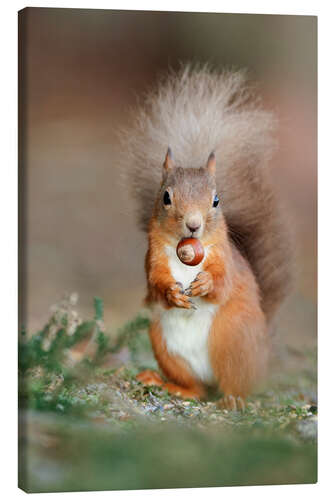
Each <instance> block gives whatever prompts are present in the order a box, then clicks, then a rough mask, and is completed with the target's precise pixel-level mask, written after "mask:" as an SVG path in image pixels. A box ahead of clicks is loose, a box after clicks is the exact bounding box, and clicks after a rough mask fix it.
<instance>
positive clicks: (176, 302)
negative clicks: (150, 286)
mask: <svg viewBox="0 0 333 500" xmlns="http://www.w3.org/2000/svg"><path fill="white" fill-rule="evenodd" d="M165 295H166V300H167V302H168V304H169V305H170V306H172V307H183V308H184V309H196V307H195V305H194V304H193V302H192V301H191V300H190V299H189V297H188V296H187V295H185V292H184V289H183V285H182V284H181V283H178V282H177V283H175V284H174V285H171V286H170V287H169V288H168V289H167V291H166V294H165Z"/></svg>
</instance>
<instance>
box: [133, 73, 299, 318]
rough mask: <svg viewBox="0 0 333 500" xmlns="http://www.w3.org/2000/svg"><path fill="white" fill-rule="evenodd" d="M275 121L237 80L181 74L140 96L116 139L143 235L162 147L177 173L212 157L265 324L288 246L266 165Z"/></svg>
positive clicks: (284, 273) (285, 282)
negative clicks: (128, 124)
mask: <svg viewBox="0 0 333 500" xmlns="http://www.w3.org/2000/svg"><path fill="white" fill-rule="evenodd" d="M274 126H275V120H274V118H273V116H272V115H271V114H270V113H268V112H266V111H264V110H263V109H262V107H261V105H260V102H259V101H258V99H257V98H255V97H254V96H253V92H252V89H251V88H250V87H249V86H248V84H247V81H246V74H245V73H244V72H234V71H225V72H221V73H219V72H214V71H211V70H210V69H208V68H207V67H206V66H205V67H202V68H197V67H191V66H184V67H183V69H182V70H181V71H180V72H179V73H169V74H168V75H167V76H166V78H165V79H164V80H162V81H161V82H160V84H159V86H158V87H157V89H156V90H155V91H154V92H152V93H151V94H148V96H147V97H146V100H145V103H144V106H143V107H142V108H141V109H140V110H139V111H138V112H137V114H136V116H135V118H134V125H133V128H132V129H131V130H129V131H127V132H126V133H124V137H123V138H124V144H123V150H124V156H123V161H124V167H123V168H124V171H125V172H126V176H127V177H128V183H129V184H130V186H131V188H132V194H133V195H134V197H135V198H136V200H137V201H138V204H139V219H140V223H141V226H142V228H143V229H146V228H147V224H148V221H149V219H150V217H151V214H152V210H153V205H154V202H155V198H156V194H157V192H158V189H159V186H160V182H161V166H162V163H163V160H164V157H165V153H166V150H167V147H168V146H170V147H171V148H172V152H173V156H174V158H175V162H176V164H177V165H180V166H182V167H201V166H203V165H205V163H206V161H207V158H208V155H209V154H210V153H211V152H212V151H214V152H215V155H216V161H217V186H218V191H219V193H220V195H221V197H222V202H223V205H222V207H223V213H224V216H225V218H226V221H227V224H228V227H229V232H230V237H231V239H232V240H233V241H234V243H235V244H236V245H237V246H238V248H239V249H240V250H241V252H242V253H243V255H245V257H246V258H247V259H248V261H249V263H250V265H251V267H252V269H253V272H254V273H255V275H256V278H257V281H258V284H259V287H260V290H261V295H262V307H263V310H264V312H265V313H266V316H267V317H268V319H270V318H271V317H272V316H273V314H274V312H275V311H276V309H277V307H278V306H279V305H280V303H281V301H282V300H283V299H284V298H285V296H286V294H287V292H288V289H289V284H290V276H291V271H290V258H289V255H290V254H289V243H288V242H289V239H288V235H287V233H286V229H287V223H286V221H285V220H284V219H283V217H282V215H281V212H280V209H279V207H278V203H277V200H276V198H275V196H274V193H273V189H272V187H271V183H270V182H269V175H268V172H267V171H266V168H265V167H266V165H267V163H268V161H269V160H270V158H271V156H272V152H273V150H274V147H275V144H274V140H273V135H272V132H273V130H274Z"/></svg>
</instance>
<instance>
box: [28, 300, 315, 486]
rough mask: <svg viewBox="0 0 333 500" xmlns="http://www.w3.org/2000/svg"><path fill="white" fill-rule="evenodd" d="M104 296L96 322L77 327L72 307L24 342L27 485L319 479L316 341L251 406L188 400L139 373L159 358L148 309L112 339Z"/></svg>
mask: <svg viewBox="0 0 333 500" xmlns="http://www.w3.org/2000/svg"><path fill="white" fill-rule="evenodd" d="M95 306H96V315H95V318H94V320H93V321H92V322H86V323H82V322H80V321H78V324H75V328H73V326H72V324H73V321H72V320H73V318H72V316H71V314H72V313H73V311H72V309H71V308H69V307H67V306H65V307H63V308H62V309H61V311H62V313H61V314H60V315H59V309H58V310H57V311H58V312H56V313H55V315H54V316H53V319H52V318H51V320H50V322H49V324H48V328H46V330H47V333H45V332H44V334H42V332H39V333H38V334H36V335H35V336H32V337H31V338H29V339H28V340H26V339H23V340H21V341H20V486H21V487H22V488H23V489H25V490H26V491H30V492H47V491H74V490H75V491H76V490H108V489H110V490H111V489H139V488H175V487H200V486H224V485H250V484H281V483H282V484H287V483H313V482H315V481H316V474H317V465H316V460H317V449H316V446H317V445H316V428H317V403H316V359H315V352H314V351H313V352H309V351H307V352H299V353H298V356H299V355H301V356H302V359H303V363H302V366H301V368H300V369H298V371H297V373H295V372H294V373H287V372H284V374H283V375H282V374H281V373H278V372H275V374H274V375H273V376H272V378H271V380H270V381H269V383H268V384H266V389H265V390H263V392H260V393H257V394H254V395H253V396H252V397H251V398H250V399H249V401H248V406H247V408H246V411H245V412H244V413H240V412H236V411H235V412H234V411H226V410H223V409H222V408H221V407H220V406H219V400H218V398H217V397H216V395H215V396H214V395H213V396H212V398H210V400H208V401H204V402H199V401H194V400H187V401H184V400H182V399H179V398H177V397H175V396H171V395H169V394H168V393H167V392H165V391H163V390H161V389H160V388H158V387H149V388H148V387H144V386H143V385H142V384H140V383H139V382H137V381H136V379H135V375H136V374H137V373H138V371H139V370H140V369H142V368H156V363H155V360H154V358H153V355H152V352H151V349H150V345H149V341H148V336H147V326H148V320H147V319H145V318H144V317H143V316H139V317H138V318H137V319H136V320H134V321H133V322H131V323H129V324H127V325H125V327H124V328H123V329H122V330H121V331H120V332H118V334H117V335H115V336H113V337H112V336H111V340H109V337H107V336H105V334H104V333H103V327H102V323H101V322H102V309H101V306H102V304H101V302H98V301H97V303H95ZM98 307H100V310H98ZM56 314H58V316H56ZM74 317H76V316H75V314H74ZM71 318H72V319H71ZM87 323H89V328H88V327H87V326H86V329H85V328H83V326H82V325H85V324H86V325H87ZM52 325H56V326H57V328H52ZM60 328H62V331H63V333H62V334H61V335H60V337H61V338H62V339H63V340H62V342H60V341H59V340H57V338H58V335H59V331H60ZM79 328H81V333H80V331H79V333H78V329H79ZM71 329H72V331H70V330H71ZM44 330H45V329H44ZM50 331H51V333H52V335H51V337H52V338H51V339H49V337H50ZM82 331H86V333H87V338H88V340H87V338H86V334H82ZM73 335H74V338H73ZM75 336H76V337H75ZM38 339H39V340H38ZM45 339H48V340H45ZM92 340H93V341H92ZM54 344H55V345H54ZM110 367H111V368H110Z"/></svg>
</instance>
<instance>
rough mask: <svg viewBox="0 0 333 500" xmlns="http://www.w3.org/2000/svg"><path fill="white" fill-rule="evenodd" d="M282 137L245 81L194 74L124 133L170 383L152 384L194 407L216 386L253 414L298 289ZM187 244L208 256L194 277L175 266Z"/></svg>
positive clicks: (184, 74)
mask: <svg viewBox="0 0 333 500" xmlns="http://www.w3.org/2000/svg"><path fill="white" fill-rule="evenodd" d="M273 129H274V118H273V117H272V115H271V114H270V113H268V112H266V111H264V110H263V109H262V107H261V105H260V102H259V101H258V99H256V98H253V97H252V91H251V88H250V87H249V86H247V84H246V78H245V75H244V73H242V72H222V73H219V72H214V71H212V70H210V69H208V68H207V67H203V68H198V67H196V68H191V67H190V66H185V67H184V68H183V69H182V70H181V71H180V73H171V74H170V75H168V77H167V78H165V79H164V80H162V81H161V83H160V85H159V86H158V88H157V90H156V91H155V92H152V93H151V94H150V95H148V97H147V99H146V102H145V106H144V107H143V108H142V109H141V111H139V113H138V115H137V118H136V120H134V130H133V129H132V130H131V131H130V132H129V133H128V134H126V152H127V156H126V157H125V161H126V165H127V172H128V174H129V180H130V183H131V185H132V188H133V190H132V192H133V194H134V196H135V198H136V199H137V201H138V202H139V206H140V211H139V214H140V222H141V223H142V227H143V228H144V229H145V230H146V231H148V251H147V255H146V261H145V269H146V275H147V288H148V292H147V297H146V304H148V305H149V306H151V308H152V324H151V327H150V339H151V343H152V347H153V351H154V354H155V357H156V360H157V362H158V364H159V367H160V369H161V371H162V373H163V375H164V377H165V380H164V379H162V377H161V376H160V375H159V374H158V373H157V372H153V371H151V370H146V371H144V372H142V373H140V374H139V375H138V376H137V378H138V380H140V381H141V382H142V383H144V384H147V385H151V384H156V385H160V386H162V387H164V388H165V389H167V390H168V391H169V392H170V393H174V394H177V395H180V396H182V397H184V398H203V397H205V395H206V393H207V388H208V387H209V386H215V387H217V388H218V389H219V390H220V391H221V392H222V393H223V394H224V399H223V402H224V404H225V406H226V407H227V408H231V409H237V408H238V409H243V408H244V401H245V398H246V397H247V395H248V394H249V393H250V392H251V390H253V388H254V387H255V385H256V384H257V383H258V381H260V380H261V379H262V378H263V377H264V376H265V374H266V370H267V364H268V359H269V344H270V342H269V340H270V337H269V331H270V330H271V328H272V323H273V318H274V316H275V313H276V311H277V310H278V308H279V306H280V304H281V303H282V301H283V300H284V298H285V297H286V295H287V293H288V290H289V287H290V282H291V266H290V245H289V239H288V234H287V230H286V224H284V223H283V217H282V215H281V210H280V207H279V203H278V201H277V199H276V196H275V195H274V191H273V188H272V186H271V183H270V181H269V176H268V173H267V169H266V165H267V163H268V161H269V159H270V157H271V154H272V151H273V149H274V140H273V137H272V131H273ZM166 145H170V147H169V149H168V150H167V154H166V157H165V160H164V163H163V160H162V158H163V156H164V155H165V153H164V155H163V150H164V151H165V150H166V149H167V147H166ZM170 148H171V149H170ZM162 163H163V166H162ZM128 165H131V167H130V168H129V167H128ZM186 237H192V238H197V239H199V240H200V242H201V244H202V245H203V247H204V259H203V260H202V262H201V263H200V264H198V265H196V266H187V265H186V264H183V263H182V262H181V261H180V260H179V258H178V257H177V254H176V247H177V244H178V243H179V241H180V240H181V239H182V238H186Z"/></svg>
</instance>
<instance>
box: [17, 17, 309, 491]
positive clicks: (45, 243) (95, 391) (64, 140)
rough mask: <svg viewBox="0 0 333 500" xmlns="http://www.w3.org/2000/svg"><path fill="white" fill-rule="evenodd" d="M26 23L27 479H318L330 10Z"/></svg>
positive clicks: (169, 482)
mask: <svg viewBox="0 0 333 500" xmlns="http://www.w3.org/2000/svg"><path fill="white" fill-rule="evenodd" d="M18 20H19V247H20V255H19V279H20V282H19V325H20V331H19V339H18V353H19V486H20V488H22V489H23V490H24V491H27V492H64V491H91V490H124V489H125V490H126V489H144V488H149V489H151V488H183V487H186V488H189V487H190V488H198V487H209V486H214V487H217V486H219V487H222V486H246V485H274V484H299V483H314V482H316V480H317V361H316V352H317V351H316V341H317V338H316V336H317V332H316V315H317V292H316V280H317V272H316V270H317V267H316V266H317V264H316V244H317V226H316V217H317V214H316V210H317V191H316V182H317V171H316V164H317V143H316V133H317V130H316V127H317V124H316V120H317V20H316V18H315V17H311V16H283V15H279V16H272V15H252V14H251V15H244V14H223V13H220V14H217V13H194V12H193V13H180V12H177V13H176V12H148V11H147V12H144V11H121V10H93V9H91V10H84V9H49V8H27V9H24V10H22V11H20V12H19V14H18Z"/></svg>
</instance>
